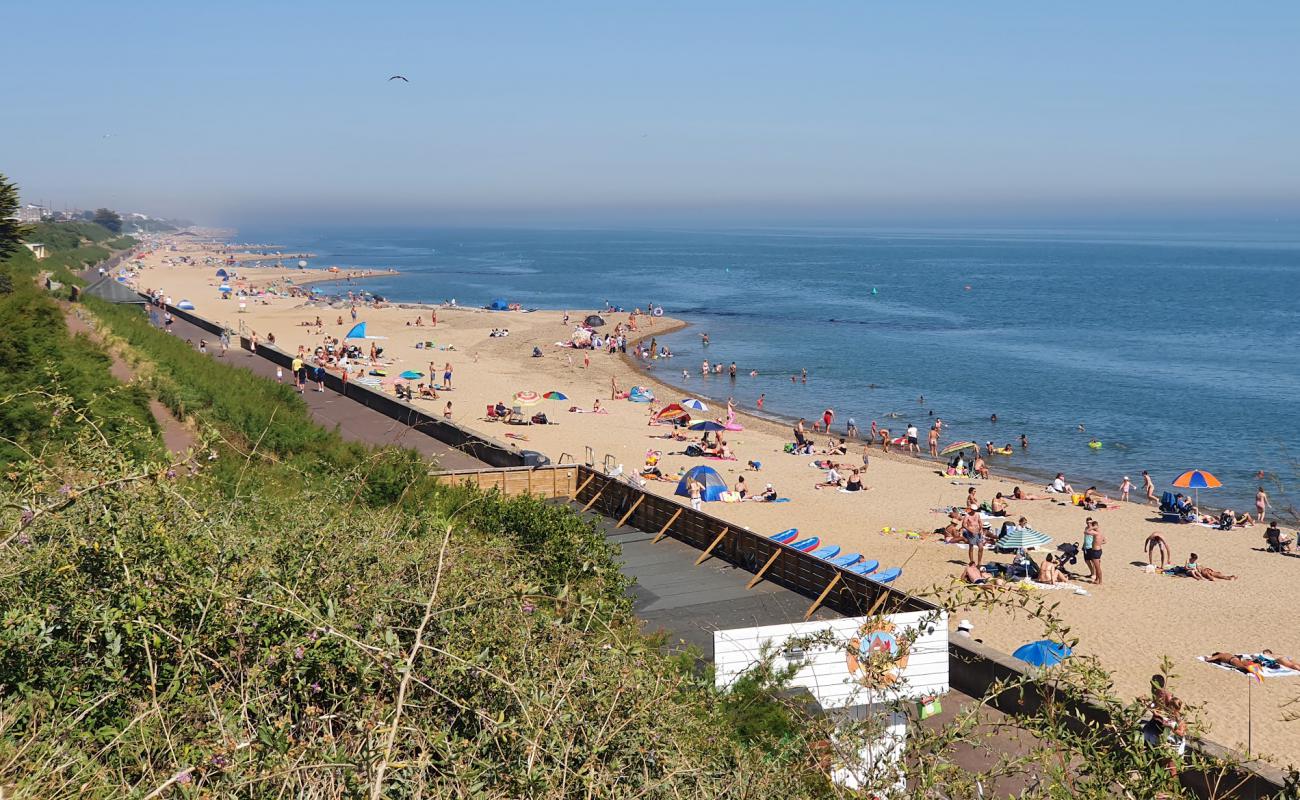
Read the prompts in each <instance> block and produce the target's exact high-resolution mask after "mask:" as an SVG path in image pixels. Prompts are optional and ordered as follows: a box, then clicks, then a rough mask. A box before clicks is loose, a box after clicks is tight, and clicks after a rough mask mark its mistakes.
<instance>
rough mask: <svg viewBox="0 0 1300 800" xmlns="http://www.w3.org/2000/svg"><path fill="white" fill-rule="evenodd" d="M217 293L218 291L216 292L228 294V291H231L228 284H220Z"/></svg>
mask: <svg viewBox="0 0 1300 800" xmlns="http://www.w3.org/2000/svg"><path fill="white" fill-rule="evenodd" d="M217 291H218V292H229V291H231V289H230V284H227V283H223V284H221V285H220V286H218V287H217Z"/></svg>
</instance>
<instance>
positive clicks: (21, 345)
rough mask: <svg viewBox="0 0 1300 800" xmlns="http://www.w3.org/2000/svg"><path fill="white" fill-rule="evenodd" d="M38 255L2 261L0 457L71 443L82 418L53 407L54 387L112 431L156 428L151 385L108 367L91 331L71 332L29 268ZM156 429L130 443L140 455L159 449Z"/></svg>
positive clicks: (21, 457) (93, 420) (12, 457)
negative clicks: (120, 376) (116, 375)
mask: <svg viewBox="0 0 1300 800" xmlns="http://www.w3.org/2000/svg"><path fill="white" fill-rule="evenodd" d="M30 256H31V254H30V253H26V255H23V254H19V255H18V256H16V257H14V258H13V259H11V260H10V261H9V262H6V263H5V264H4V265H0V275H3V276H4V277H5V279H7V280H8V282H9V284H10V285H11V286H12V291H9V292H6V293H0V371H3V373H4V375H5V381H6V385H5V388H6V391H7V392H9V393H10V396H9V397H8V399H7V401H6V402H4V403H3V404H0V431H3V432H4V435H3V437H2V438H0V458H3V459H5V460H6V461H16V460H24V459H26V458H28V454H30V453H31V452H33V451H35V450H38V449H39V448H40V447H42V446H44V445H47V444H50V443H58V442H66V441H67V440H68V438H69V437H70V436H72V435H74V434H75V433H76V431H77V430H78V429H79V425H80V424H81V423H80V422H79V421H78V420H77V419H76V418H74V417H71V416H58V415H55V414H54V408H53V406H52V405H51V401H50V398H49V397H48V393H51V392H58V393H60V394H64V395H67V396H69V397H70V398H71V400H72V401H73V402H74V403H75V404H76V405H77V406H78V407H80V408H82V409H84V410H85V412H86V415H87V417H88V419H87V421H88V422H91V423H94V424H97V425H99V426H102V427H103V428H104V430H105V431H106V432H107V433H108V434H109V435H114V434H115V433H117V432H120V431H125V430H128V429H130V430H136V429H144V430H146V431H149V432H154V431H156V424H155V423H154V420H153V417H152V416H151V415H150V413H149V410H148V402H149V397H148V394H147V392H146V391H145V390H144V389H143V388H142V387H140V386H138V385H132V386H124V385H122V384H120V383H118V382H117V381H116V380H114V379H113V377H112V375H111V374H110V373H109V366H110V363H111V361H110V359H109V357H108V355H107V354H106V353H105V352H104V350H103V348H102V347H100V346H99V345H97V344H95V343H94V342H92V341H91V340H90V339H88V338H86V337H85V336H76V337H74V336H72V335H71V334H70V333H69V331H68V327H67V323H66V322H65V321H64V316H63V310H62V309H61V308H60V307H59V306H58V305H57V304H56V303H55V302H54V301H53V300H52V299H51V298H50V297H49V295H48V293H47V292H45V291H44V290H43V289H40V288H38V287H37V285H36V283H35V281H34V279H33V275H32V274H31V272H30V271H29V268H30V262H31V261H34V260H33V259H31V257H30ZM158 445H159V442H158V440H157V437H156V436H152V435H150V436H148V437H145V438H136V439H134V440H133V441H130V442H129V443H128V444H126V445H125V446H127V447H128V448H129V449H131V450H132V451H134V452H137V453H138V454H143V453H145V452H150V451H153V450H155V448H157V447H158Z"/></svg>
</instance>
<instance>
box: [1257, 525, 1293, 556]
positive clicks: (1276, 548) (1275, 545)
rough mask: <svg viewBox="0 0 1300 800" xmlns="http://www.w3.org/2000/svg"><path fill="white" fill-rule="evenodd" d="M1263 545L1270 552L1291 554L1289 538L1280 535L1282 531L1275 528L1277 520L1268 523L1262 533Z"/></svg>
mask: <svg viewBox="0 0 1300 800" xmlns="http://www.w3.org/2000/svg"><path fill="white" fill-rule="evenodd" d="M1264 543H1265V544H1266V545H1268V549H1269V551H1271V552H1274V553H1289V552H1291V537H1290V536H1286V535H1284V534H1283V533H1282V529H1281V528H1279V527H1278V526H1277V520H1273V521H1272V522H1271V523H1269V526H1268V528H1267V529H1266V530H1265V531H1264Z"/></svg>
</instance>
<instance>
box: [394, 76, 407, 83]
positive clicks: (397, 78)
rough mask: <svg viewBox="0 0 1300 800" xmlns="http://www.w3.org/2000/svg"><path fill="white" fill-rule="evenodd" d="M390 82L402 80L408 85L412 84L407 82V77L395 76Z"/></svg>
mask: <svg viewBox="0 0 1300 800" xmlns="http://www.w3.org/2000/svg"><path fill="white" fill-rule="evenodd" d="M389 80H390V81H396V80H402V81H406V82H407V83H410V81H407V80H406V76H405V75H394V76H393V77H391V78H389Z"/></svg>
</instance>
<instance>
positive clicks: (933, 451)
mask: <svg viewBox="0 0 1300 800" xmlns="http://www.w3.org/2000/svg"><path fill="white" fill-rule="evenodd" d="M929 444H930V457H931V458H938V457H939V426H938V425H931V426H930V441H929Z"/></svg>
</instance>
